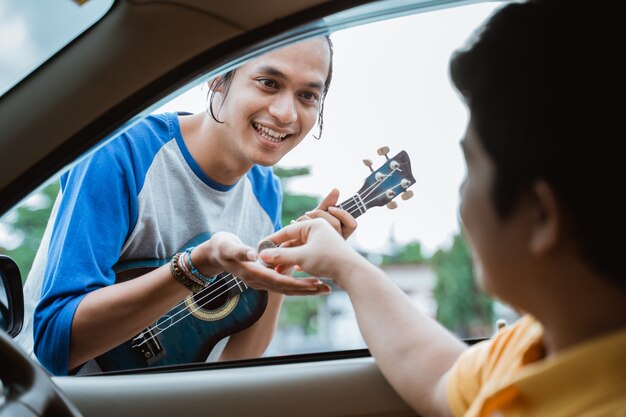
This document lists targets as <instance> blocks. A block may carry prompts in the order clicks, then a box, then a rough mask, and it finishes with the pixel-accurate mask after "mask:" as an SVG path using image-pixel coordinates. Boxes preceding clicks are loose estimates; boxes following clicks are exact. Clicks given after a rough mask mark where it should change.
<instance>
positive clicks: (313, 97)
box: [301, 93, 319, 102]
mask: <svg viewBox="0 0 626 417" xmlns="http://www.w3.org/2000/svg"><path fill="white" fill-rule="evenodd" d="M301 96H302V98H303V99H305V100H306V101H314V102H317V101H318V100H319V96H318V95H317V94H315V93H302V94H301Z"/></svg>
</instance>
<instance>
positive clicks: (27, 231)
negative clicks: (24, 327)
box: [0, 181, 59, 281]
mask: <svg viewBox="0 0 626 417" xmlns="http://www.w3.org/2000/svg"><path fill="white" fill-rule="evenodd" d="M58 192H59V182H58V181H53V182H51V183H50V184H48V185H47V186H46V187H44V188H43V189H42V190H41V191H40V192H39V193H38V194H37V195H36V196H35V197H36V199H37V200H39V204H37V205H35V206H31V205H29V204H24V205H22V206H20V207H18V208H17V209H16V210H14V211H13V212H12V216H10V217H9V218H8V219H7V220H5V221H4V224H5V226H7V228H8V230H9V234H10V236H11V238H12V239H19V240H20V243H19V244H18V245H17V247H16V248H15V249H7V248H6V247H3V246H1V245H0V253H3V254H5V255H8V256H10V257H11V258H13V260H14V261H15V262H16V263H17V265H18V266H19V268H20V272H21V274H22V281H24V280H26V277H27V276H28V273H29V272H30V268H31V267H32V265H33V260H34V259H35V254H36V253H37V249H38V248H39V242H40V241H41V238H42V237H43V233H44V230H45V228H46V224H47V223H48V218H49V217H50V212H51V211H52V206H53V205H54V200H55V198H56V196H57V194H58Z"/></svg>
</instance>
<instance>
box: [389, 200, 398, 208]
mask: <svg viewBox="0 0 626 417" xmlns="http://www.w3.org/2000/svg"><path fill="white" fill-rule="evenodd" d="M387 208H388V209H389V210H394V209H396V208H398V203H396V202H395V201H390V202H388V203H387Z"/></svg>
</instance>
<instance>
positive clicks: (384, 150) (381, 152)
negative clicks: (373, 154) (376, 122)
mask: <svg viewBox="0 0 626 417" xmlns="http://www.w3.org/2000/svg"><path fill="white" fill-rule="evenodd" d="M377 152H378V155H381V156H384V157H385V158H387V159H389V158H388V157H387V154H388V153H389V146H383V147H380V148H378V151H377Z"/></svg>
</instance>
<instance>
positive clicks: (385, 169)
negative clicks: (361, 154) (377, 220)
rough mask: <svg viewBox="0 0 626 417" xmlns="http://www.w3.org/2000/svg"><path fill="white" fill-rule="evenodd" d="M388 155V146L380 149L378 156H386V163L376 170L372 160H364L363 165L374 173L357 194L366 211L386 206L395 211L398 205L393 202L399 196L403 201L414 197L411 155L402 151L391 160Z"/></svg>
mask: <svg viewBox="0 0 626 417" xmlns="http://www.w3.org/2000/svg"><path fill="white" fill-rule="evenodd" d="M388 153H389V148H388V147H387V146H383V147H382V148H380V149H378V154H379V155H382V156H384V157H385V159H386V161H385V163H384V164H383V165H382V166H380V167H379V168H378V169H376V170H374V169H373V168H372V165H373V163H372V161H371V160H369V159H365V160H363V164H365V166H367V167H368V168H369V169H370V171H372V173H371V174H370V175H369V176H368V177H367V178H366V179H365V182H364V184H363V186H362V187H361V189H360V190H359V191H358V193H357V197H358V198H359V200H360V201H361V202H362V204H363V206H365V208H366V209H370V208H372V207H379V206H385V205H386V206H387V207H388V208H390V209H395V208H396V207H397V203H396V202H395V201H393V200H394V199H395V198H396V197H397V196H398V195H400V196H401V197H402V199H403V200H408V199H409V198H411V197H413V191H411V190H409V189H408V188H409V187H410V186H412V185H413V184H414V183H415V178H414V177H413V173H412V172H411V160H410V159H409V155H408V154H407V153H406V151H401V152H399V153H398V154H397V155H396V156H394V157H393V158H389V157H388V156H387V154H388Z"/></svg>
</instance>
